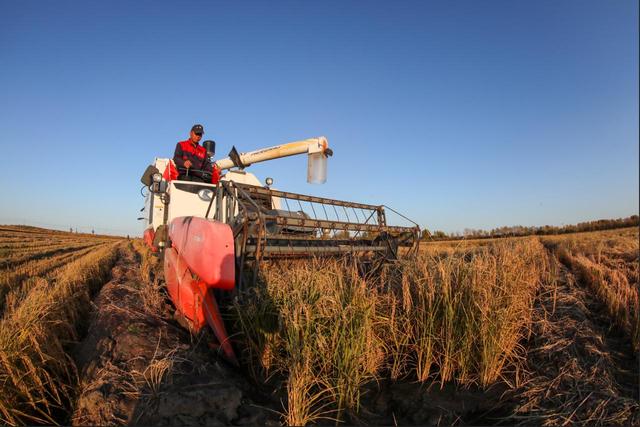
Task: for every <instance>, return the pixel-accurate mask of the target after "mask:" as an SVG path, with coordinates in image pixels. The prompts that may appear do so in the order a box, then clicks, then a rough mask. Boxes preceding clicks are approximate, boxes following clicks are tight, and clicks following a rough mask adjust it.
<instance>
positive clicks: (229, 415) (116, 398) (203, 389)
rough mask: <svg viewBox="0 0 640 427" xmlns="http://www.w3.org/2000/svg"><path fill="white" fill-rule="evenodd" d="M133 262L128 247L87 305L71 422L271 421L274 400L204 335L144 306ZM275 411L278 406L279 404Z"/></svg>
mask: <svg viewBox="0 0 640 427" xmlns="http://www.w3.org/2000/svg"><path fill="white" fill-rule="evenodd" d="M143 286H144V284H143V282H142V279H141V277H140V271H139V260H138V259H137V257H136V254H135V253H134V252H133V251H132V250H131V249H130V248H129V249H128V250H127V251H126V252H125V254H124V256H122V257H121V258H120V259H119V260H118V262H117V264H116V266H115V267H114V268H113V270H112V279H111V280H110V281H109V282H108V283H107V284H105V286H104V287H103V288H102V290H101V292H100V293H99V295H98V296H97V298H96V299H95V301H94V314H93V318H92V320H91V323H90V325H89V327H88V330H87V334H86V337H85V339H84V340H83V341H82V342H81V343H79V344H78V346H77V348H76V351H75V359H76V363H77V366H78V370H79V372H80V378H81V384H80V387H79V394H78V398H77V402H76V405H75V408H76V409H75V411H74V413H73V416H72V418H71V420H70V421H71V423H72V424H74V425H105V424H109V425H112V424H142V425H167V426H171V425H228V424H233V425H247V424H251V425H255V424H270V423H275V424H277V420H278V418H279V416H278V414H276V413H275V412H274V411H273V410H269V409H266V408H265V406H271V407H272V408H273V407H276V405H275V404H274V402H270V401H269V400H268V399H266V400H265V399H264V398H261V397H260V396H257V398H256V396H255V393H254V392H253V387H252V385H251V384H250V383H249V382H248V381H246V380H245V379H244V378H243V377H242V376H240V375H239V374H237V373H236V372H234V370H233V369H232V368H231V367H229V366H227V365H226V364H225V363H224V362H223V361H221V360H220V359H218V358H217V357H216V354H215V352H214V351H212V350H211V349H210V348H209V346H208V345H207V342H208V340H209V338H210V337H209V336H208V335H206V334H204V335H202V336H199V337H194V336H192V335H191V334H190V333H189V332H188V331H186V330H185V329H183V328H182V327H180V326H179V325H178V324H177V323H176V322H175V321H174V320H173V318H172V315H171V310H170V308H169V306H168V305H167V306H166V310H164V312H163V313H153V312H150V310H148V309H147V308H145V306H144V304H143V300H142V297H141V289H142V287H143ZM280 408H281V407H280Z"/></svg>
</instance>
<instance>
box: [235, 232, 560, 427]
mask: <svg viewBox="0 0 640 427" xmlns="http://www.w3.org/2000/svg"><path fill="white" fill-rule="evenodd" d="M547 262H548V260H547V252H546V251H545V250H544V248H543V246H542V245H541V244H540V242H539V241H538V240H537V239H520V240H517V241H502V242H496V243H492V244H490V245H488V246H486V247H483V248H475V249H474V250H473V251H458V252H456V251H449V252H448V253H445V254H443V253H441V252H440V251H439V252H438V254H437V255H434V254H431V253H429V252H426V253H421V254H420V255H419V256H418V257H417V258H413V259H410V260H406V261H403V262H402V263H400V264H398V265H397V266H394V267H392V268H387V269H386V270H384V271H383V272H382V274H377V275H375V276H374V275H361V274H359V273H358V267H357V265H355V264H354V263H353V262H349V261H347V260H312V261H307V262H297V261H289V262H281V263H274V264H273V265H270V266H268V267H267V268H265V269H264V272H263V274H264V276H263V277H262V280H261V281H260V283H259V285H258V286H257V287H256V288H253V289H252V290H251V291H250V292H249V293H248V294H246V295H244V296H243V298H242V299H241V302H237V303H236V304H235V315H236V318H237V321H238V324H239V326H240V329H241V330H242V333H243V334H244V335H245V338H246V342H247V347H246V349H245V350H246V351H245V356H246V357H247V359H248V360H249V363H251V364H252V370H253V372H254V374H255V375H257V376H258V377H261V378H266V377H269V376H270V375H271V374H274V373H275V374H278V375H279V376H282V377H284V378H288V380H287V408H286V411H285V414H284V420H285V421H286V422H287V423H289V424H296V425H301V424H305V423H310V422H314V421H317V420H318V419H320V418H322V417H329V416H335V417H338V418H340V417H342V414H343V411H345V410H348V411H351V412H357V411H358V410H359V404H360V398H361V396H360V393H361V389H362V386H363V385H364V384H365V383H367V382H369V381H371V380H375V379H377V378H380V377H383V376H389V377H391V378H392V379H397V378H399V377H406V376H408V377H410V378H416V379H418V380H420V381H427V380H432V379H434V380H439V381H441V382H442V383H444V382H446V381H450V380H452V379H455V380H457V381H458V382H460V383H464V384H471V383H480V384H481V385H489V384H491V383H493V382H494V381H496V380H497V379H498V378H499V377H500V375H501V373H502V372H503V371H504V370H505V369H506V367H507V366H508V365H511V366H516V365H517V362H518V361H519V359H520V358H521V356H522V353H523V349H522V348H521V347H520V345H519V342H520V340H521V338H522V336H523V334H525V333H527V327H528V325H529V323H530V319H531V312H532V304H533V300H534V296H535V291H536V288H537V286H538V285H539V283H540V282H541V281H543V280H546V279H547V278H548V277H547Z"/></svg>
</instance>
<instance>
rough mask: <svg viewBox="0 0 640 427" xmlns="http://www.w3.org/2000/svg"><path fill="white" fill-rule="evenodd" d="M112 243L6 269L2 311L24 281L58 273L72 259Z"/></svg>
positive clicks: (1, 278)
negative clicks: (10, 295) (11, 294)
mask: <svg viewBox="0 0 640 427" xmlns="http://www.w3.org/2000/svg"><path fill="white" fill-rule="evenodd" d="M110 244H113V242H112V243H106V244H105V243H102V244H99V245H97V246H92V247H89V248H84V249H78V250H74V251H71V252H66V253H63V254H59V255H56V256H53V257H51V258H45V259H41V260H37V261H33V262H31V263H27V264H23V265H21V266H19V267H18V268H16V269H15V270H11V271H4V272H2V273H0V313H2V312H3V311H4V306H5V299H6V296H7V294H8V293H9V292H11V291H16V292H19V290H20V287H21V286H22V283H23V282H24V281H25V280H27V279H29V278H31V277H38V278H45V279H46V278H47V277H49V276H51V275H52V274H55V273H56V270H57V269H58V268H63V267H64V266H65V265H66V264H67V263H69V262H70V261H72V260H75V259H78V258H82V257H83V256H84V255H87V254H90V253H91V252H93V251H96V250H99V249H101V248H104V247H105V246H109V245H110Z"/></svg>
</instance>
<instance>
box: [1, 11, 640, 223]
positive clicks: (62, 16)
mask: <svg viewBox="0 0 640 427" xmlns="http://www.w3.org/2000/svg"><path fill="white" fill-rule="evenodd" d="M196 122H199V123H202V124H203V125H204V126H205V131H206V135H205V136H206V137H208V138H212V139H215V140H216V141H217V143H218V153H217V157H218V158H219V157H222V156H224V155H226V153H227V152H228V151H229V149H230V148H231V146H232V145H235V146H236V147H238V149H239V150H241V151H249V150H252V149H257V148H261V147H266V146H272V145H277V144H280V143H283V142H287V141H291V140H296V139H303V138H307V137H313V136H319V135H325V136H327V138H328V139H329V143H330V146H331V147H332V148H333V149H334V152H335V155H334V157H332V158H331V159H330V163H329V177H328V182H327V183H326V184H324V185H321V186H317V185H311V184H307V183H306V182H305V177H306V159H305V158H303V157H301V156H298V157H292V158H288V159H281V160H276V161H272V162H268V163H265V164H260V165H254V166H251V168H250V171H252V172H253V173H255V174H256V175H257V176H258V177H259V178H264V177H266V176H272V177H273V178H274V180H275V186H276V187H278V188H280V189H284V190H287V191H293V192H300V193H308V194H314V195H319V196H328V197H333V198H339V199H346V200H354V201H361V202H367V203H374V204H378V203H384V204H387V205H389V206H391V207H393V208H394V209H397V210H399V211H401V212H403V213H404V214H406V215H407V216H409V217H411V218H413V219H414V220H415V221H417V222H418V223H419V224H420V225H421V226H423V227H428V228H429V229H432V230H433V229H442V230H445V231H456V230H459V231H462V230H463V229H464V228H467V227H468V228H485V229H488V228H493V227H496V226H502V225H515V224H521V225H543V224H555V225H560V224H563V223H575V222H579V221H583V220H591V219H598V218H608V217H621V216H628V215H631V214H637V213H638V193H639V188H638V181H639V177H638V155H639V153H638V2H637V1H626V0H620V1H597V2H594V1H536V2H524V1H493V2H477V1H456V2H444V1H443V2H424V1H419V2H418V1H415V2H413V1H403V2H380V3H375V2H358V1H349V2H345V1H323V2H303V1H287V2H280V1H278V2H264V1H256V2H209V1H206V2H205V1H201V2H190V1H181V2H159V1H136V2H116V1H109V2H106V1H83V2H66V1H56V2H44V1H42V2H37V1H33V2H12V1H0V149H1V151H0V152H1V153H2V160H1V161H2V168H0V179H2V182H3V183H4V185H2V186H0V223H16V222H25V223H32V224H42V225H50V226H58V227H67V228H68V227H71V226H73V227H79V228H82V227H95V229H96V231H102V232H113V233H121V234H123V233H130V234H137V233H140V232H141V228H140V226H139V224H138V222H137V221H136V218H137V216H138V210H139V209H140V208H141V207H142V202H143V201H142V197H141V196H140V193H139V190H140V186H141V184H140V183H139V178H140V175H141V174H142V172H143V171H144V169H145V167H146V165H147V164H149V162H150V161H152V159H153V158H154V157H155V156H166V157H168V156H171V155H172V153H173V149H174V147H175V143H176V142H177V141H179V140H183V139H186V137H187V136H188V131H189V129H190V127H191V125H193V124H194V123H196Z"/></svg>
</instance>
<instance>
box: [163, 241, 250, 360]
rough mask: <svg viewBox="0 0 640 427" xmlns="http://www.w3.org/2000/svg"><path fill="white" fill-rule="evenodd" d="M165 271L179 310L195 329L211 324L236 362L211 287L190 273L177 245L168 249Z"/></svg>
mask: <svg viewBox="0 0 640 427" xmlns="http://www.w3.org/2000/svg"><path fill="white" fill-rule="evenodd" d="M164 274H165V281H166V283H167V291H168V292H169V296H170V297H171V300H172V301H173V303H174V304H175V306H176V309H177V310H178V311H179V312H180V313H181V314H182V315H183V316H184V317H185V318H187V320H188V321H189V323H190V324H191V327H192V328H193V329H194V330H195V332H199V331H200V330H201V329H202V327H203V326H204V325H206V324H207V323H208V324H209V326H210V327H211V329H213V332H214V334H215V336H216V338H217V339H218V342H219V343H220V347H221V348H222V350H223V351H224V353H225V356H226V357H227V359H228V360H229V361H230V362H232V363H234V364H236V365H237V364H238V362H237V359H236V356H235V353H234V351H233V347H232V346H231V342H230V341H229V336H228V335H227V331H226V329H225V327H224V322H223V321H222V316H221V315H220V310H219V309H218V304H217V303H216V299H215V297H214V295H213V289H211V286H210V285H208V284H206V283H205V282H203V281H202V280H200V279H198V277H197V276H194V275H193V274H192V273H191V271H190V270H189V268H188V267H187V263H186V262H185V260H184V258H182V257H181V256H180V255H179V254H178V252H177V251H176V250H175V249H174V248H169V249H167V250H166V251H165V254H164Z"/></svg>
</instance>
